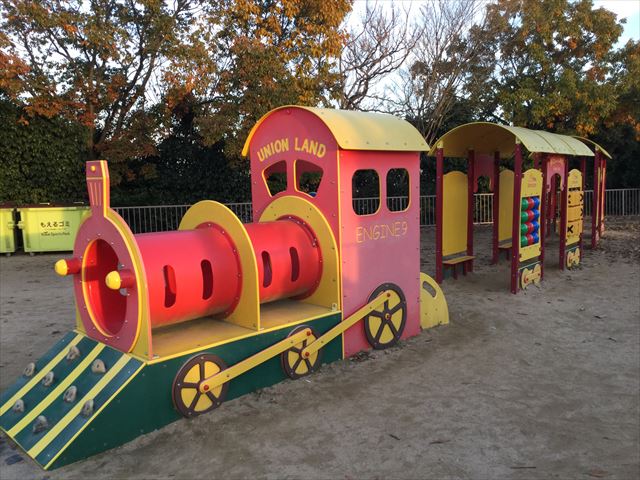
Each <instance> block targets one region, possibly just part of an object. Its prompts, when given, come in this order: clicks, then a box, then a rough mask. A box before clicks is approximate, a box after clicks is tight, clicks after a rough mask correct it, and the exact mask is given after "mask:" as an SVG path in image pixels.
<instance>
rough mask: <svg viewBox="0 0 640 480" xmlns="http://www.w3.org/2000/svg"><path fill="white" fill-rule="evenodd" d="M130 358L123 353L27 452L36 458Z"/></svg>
mask: <svg viewBox="0 0 640 480" xmlns="http://www.w3.org/2000/svg"><path fill="white" fill-rule="evenodd" d="M129 360H130V358H129V357H128V356H127V355H123V356H121V357H120V359H119V360H118V361H117V362H116V363H115V364H114V365H113V366H112V367H111V368H110V369H109V370H107V372H106V373H105V374H104V375H103V377H102V378H101V379H100V381H99V382H98V383H96V384H95V385H94V386H93V388H91V390H89V392H88V393H87V394H86V395H85V396H84V397H82V399H80V400H79V401H78V403H77V404H76V405H75V406H74V407H73V408H72V409H71V410H70V411H69V412H68V413H67V414H66V415H65V416H64V417H63V418H62V419H61V420H60V421H59V422H58V423H56V424H55V425H54V426H53V428H52V429H51V430H49V431H48V432H47V434H46V435H45V436H44V437H42V438H41V439H40V441H39V442H38V443H36V444H35V445H34V446H33V447H31V450H29V451H28V452H27V453H28V454H29V456H30V457H31V458H36V457H37V456H38V455H40V453H41V452H42V450H44V449H45V448H47V446H48V445H49V444H50V443H51V442H52V441H53V440H54V439H55V438H56V437H57V436H58V434H59V433H60V432H62V430H64V429H65V428H67V426H68V425H69V424H70V423H71V421H72V420H73V419H74V418H76V417H77V416H78V414H79V413H80V411H81V410H82V407H83V406H84V404H85V402H86V401H87V400H91V399H92V398H95V396H96V395H98V393H100V391H101V390H102V389H103V388H104V387H106V386H107V384H108V383H109V382H110V381H111V380H112V379H113V377H115V376H116V375H117V374H118V373H119V372H120V370H122V369H123V368H124V366H125V365H126V364H127V362H129Z"/></svg>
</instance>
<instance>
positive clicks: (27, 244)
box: [18, 205, 89, 254]
mask: <svg viewBox="0 0 640 480" xmlns="http://www.w3.org/2000/svg"><path fill="white" fill-rule="evenodd" d="M18 213H20V221H19V222H18V228H19V229H21V230H22V244H23V246H24V251H25V252H29V253H31V254H33V253H35V252H64V251H72V250H73V243H74V242H75V239H76V235H77V233H78V228H80V224H81V223H82V220H83V219H84V217H85V216H87V215H89V207H84V206H83V207H80V206H50V205H38V206H34V207H22V208H18Z"/></svg>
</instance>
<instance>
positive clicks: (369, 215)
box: [243, 106, 429, 356]
mask: <svg viewBox="0 0 640 480" xmlns="http://www.w3.org/2000/svg"><path fill="white" fill-rule="evenodd" d="M428 149H429V146H428V145H427V143H426V142H425V141H424V139H423V138H422V136H421V135H420V134H419V132H418V131H417V130H416V129H415V128H414V127H413V126H412V125H410V124H409V123H408V122H406V121H404V120H402V119H399V118H397V117H394V116H392V115H385V114H374V113H364V112H353V111H342V110H328V109H319V108H309V107H297V106H287V107H282V108H278V109H276V110H273V111H271V112H269V113H268V114H267V115H265V116H264V117H263V118H262V119H260V121H259V122H258V123H257V124H256V126H255V127H254V128H253V130H252V131H251V133H250V135H249V137H248V139H247V142H246V144H245V147H244V150H243V153H244V154H245V155H247V154H248V155H249V156H250V161H251V176H252V185H251V188H252V201H253V209H254V218H260V217H261V216H262V215H263V213H264V211H265V210H266V209H268V208H269V206H270V205H271V204H272V203H273V202H277V201H278V200H279V199H285V200H284V201H287V200H286V199H289V200H288V201H291V199H301V200H304V201H306V202H309V203H311V204H313V205H314V206H315V207H317V208H318V209H319V210H320V212H322V214H323V216H324V218H325V219H326V221H327V223H328V225H329V226H330V230H331V233H332V235H333V237H334V238H335V242H336V245H337V246H338V249H339V255H338V256H339V258H340V265H339V279H338V281H339V283H340V284H339V288H340V297H339V299H338V308H339V309H341V310H342V311H343V315H344V317H348V316H349V315H351V314H352V313H353V312H355V311H356V310H357V309H358V308H360V307H361V306H362V305H364V304H366V303H367V302H368V301H369V300H370V299H371V298H373V297H375V296H376V295H377V294H379V293H380V292H381V291H382V290H384V289H390V290H392V291H393V292H394V293H393V294H392V298H391V299H390V301H389V302H388V305H387V306H385V308H383V309H382V311H381V312H379V313H380V315H381V316H382V319H381V320H380V322H381V324H380V325H374V326H371V325H369V324H367V323H366V322H365V325H364V328H363V326H362V325H354V326H353V327H351V328H350V329H349V330H347V331H346V333H345V335H344V355H345V356H350V355H353V354H355V353H357V352H358V351H361V350H365V349H367V348H370V347H371V346H374V347H378V348H383V347H384V346H385V345H386V344H389V343H395V341H396V340H397V338H394V337H397V336H398V335H399V334H400V336H401V338H406V337H408V336H412V335H416V334H417V333H418V332H419V331H420V304H419V302H420V291H419V290H420V241H419V237H420V218H419V215H420V200H419V198H420V182H419V168H420V152H421V151H426V150H428ZM385 317H389V318H385ZM372 321H377V320H372ZM385 322H388V323H387V327H386V328H383V327H384V325H383V324H384V323H385ZM376 337H377V338H376Z"/></svg>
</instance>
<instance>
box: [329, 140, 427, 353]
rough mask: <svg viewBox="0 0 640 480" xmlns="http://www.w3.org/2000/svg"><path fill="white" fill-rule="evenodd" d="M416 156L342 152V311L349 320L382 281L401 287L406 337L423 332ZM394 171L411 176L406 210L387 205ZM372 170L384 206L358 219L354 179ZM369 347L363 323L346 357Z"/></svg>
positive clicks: (347, 341)
mask: <svg viewBox="0 0 640 480" xmlns="http://www.w3.org/2000/svg"><path fill="white" fill-rule="evenodd" d="M419 159H420V156H419V154H418V153H405V152H400V153H398V152H360V151H342V152H340V185H341V186H342V188H341V202H340V209H341V219H342V226H341V228H342V242H341V243H342V245H341V252H342V279H343V283H342V286H343V308H344V315H345V317H348V316H349V315H350V314H352V313H353V312H355V311H356V310H357V309H359V308H360V307H362V306H363V305H364V304H366V303H367V300H368V298H369V296H370V295H371V293H372V292H373V291H374V290H375V289H376V288H377V287H378V286H380V285H381V284H383V283H389V282H391V283H394V284H396V285H397V286H398V287H400V288H401V289H402V291H403V293H404V295H405V297H406V301H407V323H406V326H405V330H404V332H403V334H402V338H407V337H410V336H413V335H417V334H418V333H419V332H420V304H419V294H420V292H419V284H420V243H419V242H420V183H419ZM392 168H405V169H407V171H408V172H409V179H410V180H409V192H410V201H409V206H408V208H407V210H405V211H402V212H392V211H390V210H389V209H388V207H387V201H386V197H387V192H386V178H387V173H388V171H389V170H390V169H392ZM360 169H374V170H376V171H377V173H378V176H379V178H380V196H381V201H380V207H379V209H378V211H377V212H376V213H374V214H372V215H356V213H355V211H354V209H353V206H352V205H353V204H352V178H353V174H354V172H355V171H356V170H360ZM370 348H371V346H370V345H369V343H368V341H367V339H366V337H365V334H364V328H363V326H362V322H359V323H357V324H356V325H354V326H353V327H352V328H350V329H349V330H347V331H346V333H345V336H344V352H345V356H350V355H353V354H355V353H357V352H359V351H361V350H368V349H370Z"/></svg>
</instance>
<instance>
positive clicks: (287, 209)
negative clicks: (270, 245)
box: [260, 195, 342, 310]
mask: <svg viewBox="0 0 640 480" xmlns="http://www.w3.org/2000/svg"><path fill="white" fill-rule="evenodd" d="M290 215H291V216H294V217H297V218H299V219H301V220H303V221H305V222H306V223H308V224H309V226H310V227H311V229H312V230H313V232H314V233H315V234H316V237H317V238H318V244H319V245H320V251H321V252H322V277H321V278H320V284H319V285H318V288H316V290H315V291H314V292H313V293H312V294H311V295H309V296H308V297H307V298H304V299H303V300H301V301H302V302H305V303H312V304H315V305H322V306H323V307H327V308H332V309H333V310H341V305H342V302H341V299H342V297H341V295H340V259H339V255H338V247H337V245H336V240H335V238H334V237H333V232H332V231H331V227H330V226H329V223H327V220H326V219H325V218H324V215H323V214H322V212H321V211H320V210H318V207H316V206H315V205H314V204H313V203H311V202H310V201H308V200H306V199H304V198H300V197H294V196H290V195H286V196H284V197H280V198H277V199H275V200H274V201H273V202H271V203H270V204H269V206H268V207H267V208H265V210H264V212H262V216H261V217H260V221H261V222H270V221H273V220H278V219H280V218H286V217H287V216H290Z"/></svg>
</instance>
